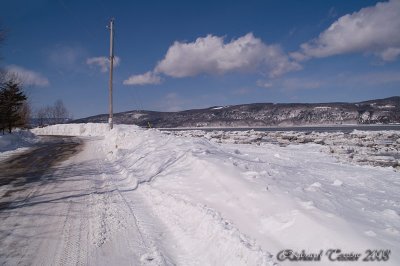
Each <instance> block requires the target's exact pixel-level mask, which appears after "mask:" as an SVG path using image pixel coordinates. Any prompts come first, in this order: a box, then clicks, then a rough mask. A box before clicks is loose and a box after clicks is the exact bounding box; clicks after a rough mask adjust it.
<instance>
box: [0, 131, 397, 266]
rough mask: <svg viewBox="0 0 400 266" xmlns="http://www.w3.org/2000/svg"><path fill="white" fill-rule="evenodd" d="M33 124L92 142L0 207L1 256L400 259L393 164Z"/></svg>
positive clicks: (169, 261) (106, 260)
mask: <svg viewBox="0 0 400 266" xmlns="http://www.w3.org/2000/svg"><path fill="white" fill-rule="evenodd" d="M35 132H36V133H38V134H53V135H73V136H80V138H81V139H82V141H83V142H84V147H83V149H82V151H81V152H80V153H78V154H77V155H75V156H73V157H71V158H70V159H68V160H66V161H64V162H63V163H62V164H58V165H56V166H55V170H54V172H53V178H52V179H51V182H50V181H46V182H39V183H35V184H34V185H31V186H29V187H28V188H25V190H24V191H14V192H13V195H18V194H19V193H20V194H21V195H20V196H21V197H23V199H24V201H22V202H14V203H12V204H11V205H9V206H8V207H7V208H6V209H5V210H3V211H1V213H0V219H1V224H0V234H1V240H0V263H2V264H6V265H14V264H18V263H19V264H22V265H25V264H34V265H58V264H61V265H70V264H71V265H72V264H74V265H76V264H85V265H273V264H274V263H275V262H279V261H278V259H277V254H279V251H281V250H285V249H292V250H293V251H296V252H301V251H302V250H305V252H306V253H307V254H308V253H319V252H320V251H321V250H322V251H323V256H322V257H321V261H320V263H316V265H348V264H349V262H343V263H341V262H338V261H335V262H332V261H330V260H329V256H328V255H327V253H326V252H328V251H329V250H330V249H341V250H342V252H346V253H351V252H353V253H360V254H361V257H360V258H359V260H358V261H357V262H351V264H350V265H366V264H368V263H367V262H363V261H362V259H364V258H365V257H366V251H367V250H368V249H371V250H378V251H385V252H386V251H390V252H389V255H388V259H387V260H386V261H383V260H382V261H381V262H379V261H377V260H375V261H374V262H373V263H372V264H374V265H381V264H382V265H399V264H400V256H399V254H400V249H399V247H400V233H399V231H400V216H399V213H400V204H399V202H400V194H399V191H400V173H399V172H398V171H397V172H396V171H393V169H390V168H383V167H372V166H357V165H351V164H347V163H344V162H340V161H338V160H337V159H335V158H334V157H332V156H329V154H327V153H324V152H321V149H325V148H326V147H323V146H321V145H318V144H304V145H288V146H286V147H280V146H278V145H273V144H266V145H264V146H256V145H251V144H216V143H213V142H210V141H209V140H207V139H204V138H191V137H177V136H171V135H167V134H164V133H162V132H159V131H157V130H143V129H139V128H137V127H134V126H117V127H116V128H115V129H114V130H112V131H108V130H107V129H106V125H100V124H86V125H64V126H63V125H60V126H53V127H48V128H43V129H37V130H35ZM5 187H7V186H2V187H0V193H2V191H5ZM385 254H387V253H385ZM334 258H337V254H336V255H335V256H334ZM281 259H282V258H281ZM279 263H280V264H282V265H294V264H295V265H310V263H311V264H314V263H312V262H303V263H302V262H291V261H289V260H288V259H286V260H284V261H281V262H279ZM372 264H371V265H372Z"/></svg>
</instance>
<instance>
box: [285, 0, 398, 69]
mask: <svg viewBox="0 0 400 266" xmlns="http://www.w3.org/2000/svg"><path fill="white" fill-rule="evenodd" d="M399 29H400V1H399V0H390V1H388V2H380V3H377V4H376V5H375V6H372V7H366V8H363V9H361V10H359V11H358V12H354V13H352V14H347V15H345V16H342V17H340V18H339V19H338V20H336V21H335V22H334V23H333V24H332V25H331V26H330V27H329V28H328V29H326V30H325V31H323V32H322V33H321V34H320V35H319V36H318V38H316V39H314V40H311V41H309V42H307V43H304V44H302V45H301V49H300V51H298V52H295V53H292V54H291V56H292V58H294V59H296V60H298V61H302V60H306V59H310V58H313V57H315V58H322V57H328V56H332V55H338V54H345V53H357V52H361V53H366V54H374V55H376V56H378V57H379V58H380V59H382V60H383V61H393V60H395V59H396V58H397V57H398V56H399V55H400V34H399Z"/></svg>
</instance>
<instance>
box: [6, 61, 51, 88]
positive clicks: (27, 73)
mask: <svg viewBox="0 0 400 266" xmlns="http://www.w3.org/2000/svg"><path fill="white" fill-rule="evenodd" d="M6 70H7V75H8V76H9V77H10V78H16V79H17V81H19V82H21V83H22V84H23V85H24V86H38V87H46V86H48V85H49V84H50V82H49V80H48V79H47V78H46V77H44V76H43V75H41V74H40V73H38V72H35V71H32V70H28V69H25V68H23V67H20V66H16V65H10V66H7V67H6Z"/></svg>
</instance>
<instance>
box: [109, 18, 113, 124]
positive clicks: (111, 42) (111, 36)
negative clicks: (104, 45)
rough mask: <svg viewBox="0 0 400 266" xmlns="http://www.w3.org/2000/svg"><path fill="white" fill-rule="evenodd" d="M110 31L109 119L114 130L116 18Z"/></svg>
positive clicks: (111, 21)
mask: <svg viewBox="0 0 400 266" xmlns="http://www.w3.org/2000/svg"><path fill="white" fill-rule="evenodd" d="M108 29H109V30H110V80H109V84H108V85H109V90H110V97H109V108H110V109H109V113H110V115H109V117H108V125H109V126H110V129H112V128H113V68H114V18H112V19H111V20H110V25H109V26H108Z"/></svg>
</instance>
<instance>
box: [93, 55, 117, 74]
mask: <svg viewBox="0 0 400 266" xmlns="http://www.w3.org/2000/svg"><path fill="white" fill-rule="evenodd" d="M120 61H121V60H120V58H119V57H118V56H115V57H114V67H117V66H118V65H119V63H120ZM86 64H88V65H89V66H92V65H94V66H98V67H100V71H101V72H103V73H104V72H107V71H108V68H109V65H110V60H109V59H108V58H107V57H105V56H99V57H91V58H88V59H86Z"/></svg>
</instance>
